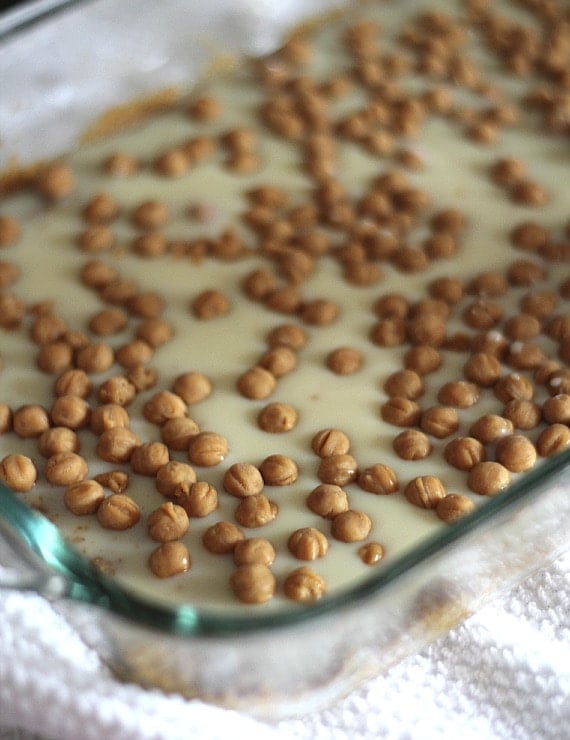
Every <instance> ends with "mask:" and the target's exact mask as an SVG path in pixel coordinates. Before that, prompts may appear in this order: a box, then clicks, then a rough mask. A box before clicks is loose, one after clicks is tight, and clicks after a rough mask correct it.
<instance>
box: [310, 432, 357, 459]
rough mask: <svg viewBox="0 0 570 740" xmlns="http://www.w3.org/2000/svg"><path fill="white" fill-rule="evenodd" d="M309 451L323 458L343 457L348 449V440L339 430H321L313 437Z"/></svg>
mask: <svg viewBox="0 0 570 740" xmlns="http://www.w3.org/2000/svg"><path fill="white" fill-rule="evenodd" d="M311 449H312V450H313V452H314V453H315V454H316V455H318V456H319V457H323V458H324V457H330V456H331V455H344V454H346V453H347V452H348V451H349V449H350V440H349V438H348V436H347V435H346V434H345V433H344V432H343V431H341V430H340V429H334V428H329V429H321V430H320V431H318V432H317V433H316V434H315V435H314V436H313V438H312V440H311Z"/></svg>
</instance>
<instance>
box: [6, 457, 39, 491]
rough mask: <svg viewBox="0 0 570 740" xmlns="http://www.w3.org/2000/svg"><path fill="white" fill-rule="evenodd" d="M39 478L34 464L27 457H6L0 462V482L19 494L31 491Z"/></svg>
mask: <svg viewBox="0 0 570 740" xmlns="http://www.w3.org/2000/svg"><path fill="white" fill-rule="evenodd" d="M37 478H38V471H37V469H36V466H35V465H34V462H33V460H32V459H31V458H29V457H28V456H27V455H20V454H13V455H6V456H5V457H4V458H3V459H2V461H1V462H0V480H1V481H2V483H4V484H5V485H6V486H8V488H11V489H12V490H13V491H17V492H18V493H26V491H29V490H31V489H32V488H33V487H34V485H35V483H36V480H37Z"/></svg>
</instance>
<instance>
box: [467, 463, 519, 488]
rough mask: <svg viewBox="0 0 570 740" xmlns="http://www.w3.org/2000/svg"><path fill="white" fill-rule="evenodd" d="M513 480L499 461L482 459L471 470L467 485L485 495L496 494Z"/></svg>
mask: <svg viewBox="0 0 570 740" xmlns="http://www.w3.org/2000/svg"><path fill="white" fill-rule="evenodd" d="M510 482H511V474H510V473H509V471H508V470H507V468H505V466H504V465H501V463H499V462H493V461H482V462H479V463H477V464H476V465H474V466H473V467H472V468H471V470H470V471H469V477H468V478H467V485H468V486H469V488H470V489H471V490H472V491H473V492H474V493H480V494H482V495H483V496H495V495H496V494H497V493H500V492H501V491H503V490H504V489H505V488H507V487H508V485H509V483H510Z"/></svg>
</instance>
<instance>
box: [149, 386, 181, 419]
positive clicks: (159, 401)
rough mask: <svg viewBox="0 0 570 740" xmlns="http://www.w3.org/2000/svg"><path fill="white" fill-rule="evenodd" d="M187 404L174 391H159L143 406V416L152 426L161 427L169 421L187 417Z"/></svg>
mask: <svg viewBox="0 0 570 740" xmlns="http://www.w3.org/2000/svg"><path fill="white" fill-rule="evenodd" d="M186 411H187V408H186V403H185V402H184V400H183V399H182V398H180V396H179V395H177V394H176V393H173V392H172V391H158V392H157V393H155V394H153V395H152V396H151V397H150V398H149V399H148V401H146V403H145V404H144V406H143V416H144V418H145V419H146V420H147V421H150V422H151V424H157V425H158V426H161V425H162V424H164V423H165V422H166V421H168V420H169V419H175V418H178V417H181V416H186Z"/></svg>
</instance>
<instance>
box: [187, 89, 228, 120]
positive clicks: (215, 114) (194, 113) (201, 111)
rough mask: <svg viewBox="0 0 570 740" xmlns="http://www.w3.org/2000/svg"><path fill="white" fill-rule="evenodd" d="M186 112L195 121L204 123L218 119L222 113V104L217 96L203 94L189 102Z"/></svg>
mask: <svg viewBox="0 0 570 740" xmlns="http://www.w3.org/2000/svg"><path fill="white" fill-rule="evenodd" d="M188 112H189V114H190V116H191V117H192V118H193V119H195V120H196V121H200V122H201V123H205V122H209V121H215V120H216V119H218V118H219V117H220V115H221V113H222V106H221V104H220V102H219V101H218V100H217V98H214V97H212V96H211V95H204V96H202V97H199V98H196V99H195V100H193V101H192V102H191V104H190V107H189V109H188Z"/></svg>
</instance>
